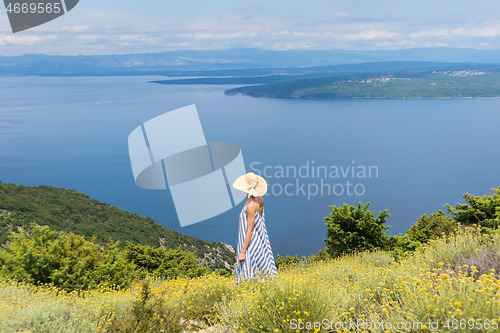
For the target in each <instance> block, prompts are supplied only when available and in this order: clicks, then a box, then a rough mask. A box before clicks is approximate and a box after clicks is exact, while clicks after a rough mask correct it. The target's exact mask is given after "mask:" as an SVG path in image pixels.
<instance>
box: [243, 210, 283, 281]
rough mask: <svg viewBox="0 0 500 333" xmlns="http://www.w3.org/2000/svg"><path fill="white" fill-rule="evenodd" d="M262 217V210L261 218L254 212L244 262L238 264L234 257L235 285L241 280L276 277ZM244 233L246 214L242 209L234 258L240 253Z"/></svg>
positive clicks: (271, 251)
mask: <svg viewBox="0 0 500 333" xmlns="http://www.w3.org/2000/svg"><path fill="white" fill-rule="evenodd" d="M264 216H265V214H264V210H262V216H261V215H260V214H259V212H258V211H257V212H255V223H254V229H253V234H252V239H251V240H250V244H249V245H248V248H247V250H246V252H245V260H244V261H243V262H241V263H238V257H236V284H238V283H239V282H241V281H243V280H248V279H253V278H257V279H262V278H264V277H266V276H268V277H269V276H271V277H272V276H276V275H277V272H276V264H275V263H274V256H273V250H272V249H271V243H270V242H269V236H268V235H267V229H266V223H265V219H264ZM246 232H247V214H246V213H245V207H243V209H242V210H241V213H240V222H239V230H238V246H237V253H236V256H238V255H239V253H240V252H241V248H242V247H243V242H244V241H245V235H246Z"/></svg>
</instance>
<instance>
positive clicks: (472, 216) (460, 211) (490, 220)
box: [445, 186, 500, 229]
mask: <svg viewBox="0 0 500 333" xmlns="http://www.w3.org/2000/svg"><path fill="white" fill-rule="evenodd" d="M492 190H494V191H495V193H493V194H489V193H488V194H485V195H484V196H474V195H472V194H469V193H465V194H464V195H463V198H464V199H465V201H466V202H467V203H466V204H457V205H456V206H455V207H452V206H451V205H449V204H446V205H445V206H446V207H447V208H448V211H449V212H450V213H451V214H452V215H453V216H454V219H455V221H457V222H459V223H461V224H465V225H468V224H479V225H480V226H481V227H483V228H492V229H497V228H498V226H499V224H500V186H499V187H498V188H492Z"/></svg>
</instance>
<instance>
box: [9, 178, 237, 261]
mask: <svg viewBox="0 0 500 333" xmlns="http://www.w3.org/2000/svg"><path fill="white" fill-rule="evenodd" d="M32 222H36V223H38V224H39V225H48V226H49V227H50V228H52V229H54V230H62V231H66V232H73V233H76V234H80V235H83V236H85V238H87V239H89V240H90V239H91V238H92V237H95V242H96V243H98V244H101V245H104V244H105V243H106V242H107V239H108V237H111V238H112V239H113V240H115V241H120V243H121V245H122V246H124V245H125V243H126V241H130V242H133V243H136V244H142V245H150V246H156V247H162V248H166V249H170V248H177V247H180V248H182V249H188V250H191V251H192V252H194V253H195V254H196V255H197V257H198V261H199V262H200V263H201V264H203V265H205V266H210V267H212V268H213V269H223V268H226V269H229V270H232V265H233V264H234V263H235V262H236V251H235V249H234V248H233V247H232V246H230V245H228V244H224V243H214V242H207V241H204V240H201V239H198V238H195V237H192V236H188V235H184V234H182V233H180V232H178V231H175V230H171V229H169V228H167V227H164V226H161V225H160V224H158V223H157V222H155V221H154V220H153V219H151V218H148V217H142V216H139V215H137V214H133V213H130V212H128V211H125V210H122V209H120V208H118V207H113V206H110V205H109V204H107V203H104V202H100V201H97V200H95V199H91V198H90V197H88V196H87V195H85V194H83V193H80V192H78V191H75V190H68V189H63V188H56V187H52V186H45V185H42V186H36V187H29V186H23V185H16V184H7V183H2V182H0V244H5V242H7V241H8V234H9V233H10V232H12V231H13V230H17V228H18V227H29V225H30V224H31V223H32Z"/></svg>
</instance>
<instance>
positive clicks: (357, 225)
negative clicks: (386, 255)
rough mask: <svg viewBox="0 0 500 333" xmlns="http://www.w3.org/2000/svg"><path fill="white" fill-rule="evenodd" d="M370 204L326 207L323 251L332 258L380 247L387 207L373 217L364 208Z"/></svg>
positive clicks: (387, 215) (370, 212) (382, 241)
mask: <svg viewBox="0 0 500 333" xmlns="http://www.w3.org/2000/svg"><path fill="white" fill-rule="evenodd" d="M369 206H370V203H366V204H364V205H363V204H362V203H361V202H360V203H359V204H358V206H357V207H355V206H352V205H348V204H346V203H344V205H343V207H337V206H330V207H331V210H332V212H331V213H330V216H327V217H325V218H324V220H325V221H326V226H327V228H328V230H327V237H328V238H326V239H324V241H325V242H326V251H327V252H328V253H329V254H330V255H332V256H334V257H336V256H340V255H341V254H342V253H350V252H355V251H364V250H374V249H380V248H382V247H383V245H384V240H385V239H386V238H387V234H386V231H387V230H388V229H389V227H387V226H385V222H386V221H385V220H386V218H387V217H389V215H390V214H389V213H387V210H384V211H383V212H379V215H378V216H377V217H374V213H373V212H372V211H370V210H368V207H369Z"/></svg>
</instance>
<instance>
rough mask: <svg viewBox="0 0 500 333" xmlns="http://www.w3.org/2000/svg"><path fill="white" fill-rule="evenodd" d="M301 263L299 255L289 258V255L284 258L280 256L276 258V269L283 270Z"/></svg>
mask: <svg viewBox="0 0 500 333" xmlns="http://www.w3.org/2000/svg"><path fill="white" fill-rule="evenodd" d="M299 262H300V258H299V257H297V255H295V256H293V257H292V256H289V255H287V256H286V257H282V256H280V255H279V254H278V255H277V257H276V261H275V264H276V269H280V268H283V267H285V266H292V265H295V264H298V263H299Z"/></svg>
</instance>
